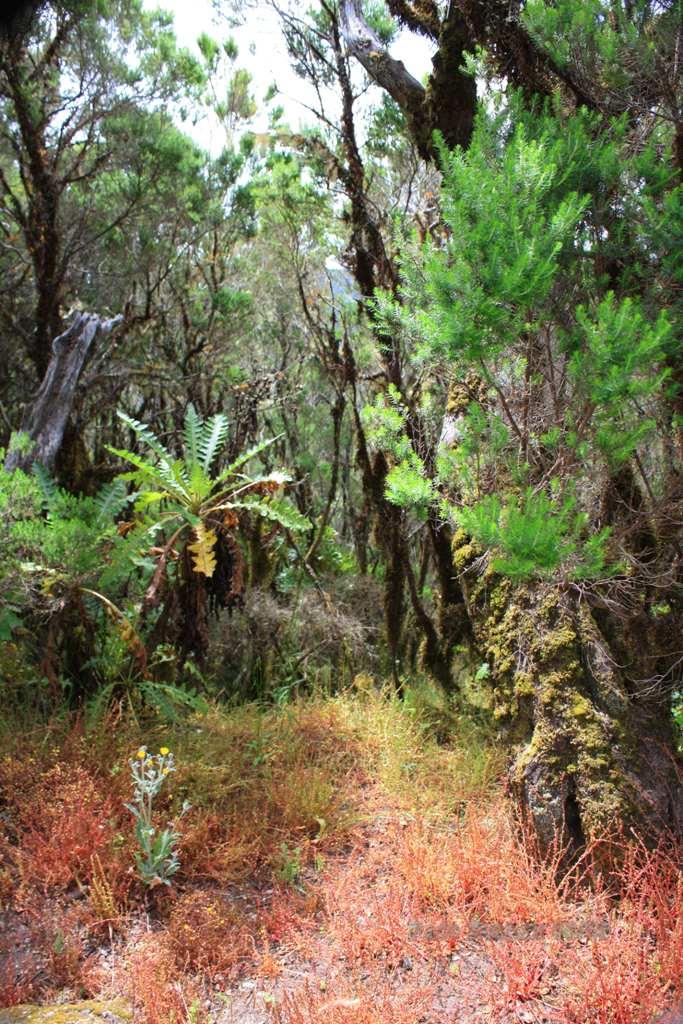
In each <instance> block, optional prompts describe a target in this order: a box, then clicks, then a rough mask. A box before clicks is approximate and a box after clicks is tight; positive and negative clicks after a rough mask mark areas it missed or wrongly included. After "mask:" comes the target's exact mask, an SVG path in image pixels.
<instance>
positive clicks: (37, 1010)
mask: <svg viewBox="0 0 683 1024" xmlns="http://www.w3.org/2000/svg"><path fill="white" fill-rule="evenodd" d="M132 1020H133V1011H132V1009H131V1007H130V1006H129V1005H128V1003H126V1002H125V1001H124V1000H123V999H113V1000H109V1001H105V1000H98V999H88V1000H86V1001H84V1002H81V1003H62V1004H60V1005H58V1006H32V1005H25V1006H10V1007H9V1008H8V1009H6V1010H0V1024H126V1022H128V1021H132Z"/></svg>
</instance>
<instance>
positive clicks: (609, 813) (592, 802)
mask: <svg viewBox="0 0 683 1024" xmlns="http://www.w3.org/2000/svg"><path fill="white" fill-rule="evenodd" d="M453 553H454V560H455V562H456V565H457V566H458V571H459V573H461V574H462V575H461V579H462V581H463V589H464V592H465V596H466V602H467V608H468V612H469V617H470V621H471V623H472V629H473V633H474V639H475V644H476V646H477V649H478V651H479V652H480V655H481V657H482V658H483V659H485V660H486V662H487V663H488V666H489V669H490V676H489V684H490V690H491V703H492V709H493V713H494V715H495V718H496V719H497V721H498V722H499V725H500V728H501V732H502V734H503V735H504V736H505V737H506V739H507V740H508V741H509V743H510V748H511V763H510V769H509V782H510V787H511V790H512V792H513V794H514V795H515V797H516V798H517V799H518V801H519V803H520V805H521V807H522V810H523V813H524V815H525V817H526V818H527V819H528V821H529V822H530V823H531V824H532V825H533V828H534V830H535V833H536V835H537V836H538V839H539V841H540V843H541V845H542V846H548V845H549V844H550V843H552V842H553V841H554V840H555V839H556V837H559V838H561V839H562V840H563V841H564V842H565V843H567V844H570V845H574V846H576V845H582V844H583V843H584V842H586V841H590V840H592V839H596V838H598V837H600V836H602V835H604V834H605V833H606V832H608V831H612V830H621V829H624V830H626V829H629V828H635V829H637V830H639V831H641V832H643V833H647V834H649V835H651V836H660V835H662V833H665V832H666V831H668V830H673V831H676V832H680V831H682V830H683V788H682V787H681V770H680V763H678V762H677V759H676V755H675V753H674V743H673V736H672V727H671V717H670V708H669V700H668V699H667V692H666V684H665V683H657V682H656V681H650V682H649V683H648V684H647V685H643V684H642V683H634V682H633V681H632V680H633V676H632V674H631V671H630V669H634V670H637V668H638V662H639V658H640V655H639V653H638V651H637V650H636V649H635V648H634V650H633V657H632V662H631V664H630V665H629V664H625V663H624V661H623V660H621V659H622V658H623V648H622V649H620V650H619V655H620V658H617V657H615V653H614V651H613V650H612V649H611V647H610V644H609V643H608V641H607V639H606V637H605V635H604V633H603V631H602V630H601V629H600V627H599V626H598V623H597V621H596V618H595V616H594V614H593V613H592V612H591V610H590V609H589V607H588V605H587V604H586V603H585V602H584V601H582V600H581V598H580V594H579V592H578V591H575V590H571V589H562V588H560V587H559V586H558V585H556V584H550V583H542V582H534V583H525V584H523V585H516V584H514V583H513V582H512V581H511V580H508V579H503V578H501V577H500V576H498V575H497V574H495V573H494V572H493V571H492V570H491V568H490V567H487V566H486V563H485V561H483V560H482V558H481V552H479V551H477V550H476V548H475V547H474V545H473V544H472V543H471V542H470V540H469V538H468V537H467V535H466V534H465V533H464V532H463V531H458V533H456V535H455V537H454V542H453ZM634 642H637V641H635V638H634ZM641 642H642V643H645V642H646V638H645V636H641ZM617 646H619V647H621V645H620V644H619V645H617ZM669 685H670V684H669Z"/></svg>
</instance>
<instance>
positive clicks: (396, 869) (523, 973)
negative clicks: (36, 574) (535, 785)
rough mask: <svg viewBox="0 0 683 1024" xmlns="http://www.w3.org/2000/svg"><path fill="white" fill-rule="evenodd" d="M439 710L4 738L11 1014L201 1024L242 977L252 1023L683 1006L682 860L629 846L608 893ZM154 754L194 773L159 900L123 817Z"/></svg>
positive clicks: (427, 707) (215, 1015)
mask: <svg viewBox="0 0 683 1024" xmlns="http://www.w3.org/2000/svg"><path fill="white" fill-rule="evenodd" d="M437 715H442V716H443V721H446V720H447V709H444V708H439V706H438V704H436V703H435V701H434V699H433V696H432V695H430V694H426V696H425V695H424V694H423V695H422V696H421V697H420V700H419V701H418V700H412V701H408V702H407V704H406V705H402V704H400V703H399V702H397V701H396V700H394V699H392V698H391V697H390V696H387V695H383V694H380V693H377V692H376V691H375V690H374V689H372V687H364V688H363V689H362V691H361V692H354V693H352V694H344V695H341V696H338V697H334V698H325V697H317V698H309V699H307V700H305V701H301V702H297V703H295V704H293V705H290V706H287V707H285V708H283V709H280V710H275V709H272V708H271V709H264V708H259V707H257V706H245V707H242V708H239V709H237V710H235V711H232V712H220V711H218V710H216V711H214V712H212V713H211V714H210V715H208V716H206V717H204V718H202V719H198V720H196V721H193V722H191V723H188V724H187V725H185V726H182V727H181V726H178V727H177V728H175V729H173V730H168V729H165V730H161V729H160V728H159V727H158V726H154V727H150V728H148V729H141V728H140V726H139V725H136V724H135V723H133V722H128V721H116V722H109V723H105V724H104V725H103V726H102V727H101V728H100V729H99V730H98V731H97V732H96V733H95V734H90V735H86V734H85V733H84V730H83V728H82V726H81V725H80V724H79V723H75V724H73V723H72V724H71V725H70V726H69V727H68V728H66V727H65V726H64V725H57V724H56V725H54V726H51V727H49V728H47V729H45V730H36V731H35V732H34V733H32V734H30V735H28V736H27V735H24V736H22V737H21V743H19V741H18V740H15V739H14V738H11V737H9V738H8V739H7V741H6V743H5V747H6V754H5V756H4V757H3V758H2V761H0V795H1V797H2V805H3V808H4V809H3V813H2V816H1V817H0V900H1V901H2V903H1V906H0V925H3V926H4V927H1V928H0V1003H2V1004H3V1005H9V1004H11V1003H17V1002H21V1001H25V1000H27V999H38V1000H41V999H42V1000H48V999H53V998H55V997H56V996H57V995H59V994H60V993H62V994H63V995H64V994H65V993H66V994H68V995H70V996H74V995H75V996H79V995H92V996H96V995H100V994H101V995H110V994H123V995H126V996H127V997H128V998H130V999H131V1001H132V1002H133V1003H134V1005H135V1011H136V1017H137V1020H138V1021H139V1022H140V1024H162V1022H163V1024H168V1022H175V1024H185V1022H187V1024H189V1022H193V1024H203V1022H204V1021H206V1022H209V1021H219V1020H220V1021H228V1020H229V1019H231V1018H229V1017H226V1016H225V1014H224V1011H223V1010H222V1006H223V1002H222V1000H221V998H220V993H224V994H225V993H227V995H231V997H232V998H233V999H237V1000H238V1004H237V1005H238V1006H239V1005H241V1004H240V1003H239V1000H240V999H241V998H242V996H241V995H240V993H241V992H242V988H241V986H243V985H244V984H248V985H249V986H251V987H250V988H249V991H250V992H251V993H252V995H251V997H250V998H251V1000H252V1002H251V1003H250V1004H249V1013H250V1014H251V1015H252V1016H251V1018H249V1019H250V1020H254V1021H256V1020H260V1021H265V1020H266V1019H269V1020H272V1021H274V1022H275V1024H315V1022H317V1021H325V1022H326V1024H380V1022H381V1024H418V1022H424V1024H437V1022H439V1024H441V1022H449V1021H453V1022H454V1024H455V1022H456V1021H457V1022H464V1024H475V1022H479V1021H481V1022H483V1021H492V1022H493V1021H497V1022H502V1024H512V1022H514V1021H520V1020H521V1021H525V1022H531V1024H534V1022H535V1024H550V1022H554V1024H649V1022H650V1021H651V1020H652V1018H653V1016H654V1015H655V1014H657V1013H659V1012H660V1011H662V1010H664V1009H665V1008H667V1007H669V1006H672V1005H674V1003H675V1000H676V998H678V997H680V991H681V978H682V975H683V919H682V915H681V904H682V902H683V882H682V881H681V871H680V857H679V855H678V854H679V853H680V851H676V850H674V849H668V848H664V847H662V848H661V849H659V850H655V851H652V850H647V849H646V848H645V847H643V846H642V845H640V844H639V843H638V842H637V841H636V840H631V841H630V842H629V843H626V844H623V845H622V847H621V848H620V849H619V850H618V856H616V857H615V858H614V862H615V864H617V865H618V866H617V867H616V868H615V869H614V871H613V874H612V876H611V877H610V879H609V884H607V883H606V882H605V881H604V879H603V878H602V877H601V876H600V875H599V873H597V872H596V871H595V870H592V871H590V870H589V862H590V860H591V858H590V857H589V856H588V855H587V856H586V858H585V860H584V863H583V864H582V865H580V866H579V868H578V869H577V870H576V871H575V872H574V873H573V874H572V875H568V876H567V875H565V876H564V877H562V872H561V863H562V857H561V852H562V851H559V850H558V851H556V855H555V856H554V857H553V856H551V857H548V858H546V860H545V861H541V860H539V859H538V857H536V856H534V853H533V848H532V844H530V843H529V842H527V841H526V840H525V837H524V834H523V832H522V831H521V830H520V829H519V827H518V826H517V825H516V824H515V822H514V821H513V819H512V817H511V815H510V811H509V807H508V805H507V803H506V802H505V800H504V798H503V796H502V794H501V793H500V791H499V786H498V784H497V776H498V773H499V762H498V760H497V758H496V756H495V755H494V754H493V753H492V752H491V750H490V748H489V746H488V745H487V744H486V742H485V738H484V737H482V735H481V733H480V732H478V731H477V730H476V729H475V728H474V727H473V726H472V725H471V724H468V723H467V722H463V721H461V720H459V719H458V718H457V717H456V716H451V722H450V727H451V728H452V729H453V732H452V735H451V739H450V740H449V741H448V742H446V743H444V744H442V745H439V744H437V743H436V742H435V741H434V740H433V739H432V738H431V732H430V728H431V727H432V726H433V724H434V719H435V716H437ZM442 731H443V730H442ZM142 742H144V743H146V744H147V745H148V746H149V747H150V748H151V747H154V746H158V745H160V744H161V743H162V742H163V743H165V744H166V745H168V746H170V747H172V748H173V750H174V752H175V755H176V759H177V762H178V766H179V770H178V772H177V774H176V775H175V776H173V777H172V780H171V784H170V785H169V787H168V790H169V792H168V796H167V797H166V800H165V803H164V802H162V804H161V806H160V807H159V820H160V822H164V821H165V820H167V819H168V818H169V817H171V816H173V815H174V813H175V812H176V811H177V809H178V807H179V805H180V803H181V802H182V800H183V799H184V798H188V799H189V800H191V802H192V804H193V809H192V810H191V811H190V813H189V814H188V815H187V816H186V817H184V818H183V819H182V821H181V823H180V828H181V831H182V833H183V837H182V844H181V851H180V852H181V860H182V870H181V872H180V873H179V874H178V875H177V876H176V880H175V884H174V886H173V887H172V889H171V890H170V891H167V890H165V889H164V890H163V891H162V892H160V891H157V892H156V893H154V894H153V895H152V896H151V897H150V895H149V894H146V893H145V892H144V891H143V889H142V887H141V886H140V884H139V882H138V881H137V879H136V876H135V872H134V870H133V868H132V863H133V861H132V853H133V840H132V822H131V816H130V814H129V812H127V811H126V810H125V809H124V807H123V801H124V800H125V799H126V798H127V797H128V796H129V780H128V765H127V759H128V757H129V755H130V752H131V751H132V750H134V749H135V748H136V747H137V746H138V745H139V744H140V743H142ZM602 862H603V863H604V857H603V858H602ZM236 1012H237V1013H238V1015H237V1016H234V1017H233V1018H232V1019H235V1020H237V1019H240V1018H239V1012H238V1011H236ZM221 1013H223V1017H221ZM245 1014H246V1011H245ZM259 1015H260V1016H259ZM245 1019H247V1018H246V1016H245Z"/></svg>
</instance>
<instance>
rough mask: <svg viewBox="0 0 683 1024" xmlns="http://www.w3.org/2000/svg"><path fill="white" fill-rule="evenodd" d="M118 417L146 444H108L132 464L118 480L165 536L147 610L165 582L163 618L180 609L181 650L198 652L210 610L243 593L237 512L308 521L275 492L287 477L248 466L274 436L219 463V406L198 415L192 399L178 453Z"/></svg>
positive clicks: (292, 523)
mask: <svg viewBox="0 0 683 1024" xmlns="http://www.w3.org/2000/svg"><path fill="white" fill-rule="evenodd" d="M118 416H119V418H120V419H121V421H122V422H123V423H124V424H125V425H126V426H127V427H128V428H129V429H130V430H131V431H132V432H133V433H134V434H135V435H136V436H137V438H138V440H139V441H140V443H141V445H142V447H143V449H144V452H143V454H138V453H135V452H131V451H128V450H125V449H121V448H110V449H109V450H110V451H111V452H112V453H113V454H114V455H117V456H118V457H119V458H121V459H124V460H125V461H126V462H128V463H129V464H130V465H131V466H132V467H133V468H132V470H130V471H128V472H127V473H124V474H121V476H120V477H119V479H120V480H131V481H133V483H134V484H135V486H136V487H137V488H138V490H137V493H136V497H135V508H136V510H137V511H138V512H139V513H142V514H145V515H147V516H149V514H150V513H152V512H153V516H152V522H151V527H150V528H151V529H152V531H153V532H155V533H157V534H161V535H162V536H163V543H162V544H161V545H160V546H159V545H157V547H156V548H155V551H156V555H155V558H156V564H155V569H154V573H153V576H152V581H151V583H150V586H149V588H148V591H147V595H146V599H145V609H146V611H148V610H149V609H150V608H152V607H154V606H155V605H156V604H158V603H159V601H160V598H161V593H162V591H163V590H164V589H166V591H167V596H166V600H165V604H164V608H163V610H162V613H161V616H160V618H161V620H162V622H164V623H168V624H169V625H170V624H171V623H172V620H173V619H174V613H175V612H177V611H180V616H179V618H180V622H179V624H178V626H177V630H176V631H177V632H179V633H180V641H181V650H182V653H183V654H184V655H185V654H187V653H190V652H192V653H194V654H195V655H196V656H197V657H199V658H201V657H202V656H203V654H204V653H205V645H206V640H207V637H206V632H207V626H208V615H209V611H210V610H212V609H213V610H215V609H216V608H217V607H229V606H230V605H231V604H232V603H234V601H235V600H236V599H237V598H238V597H239V595H240V593H241V575H242V570H241V551H240V548H239V545H238V544H237V542H236V533H237V531H238V528H239V525H240V521H241V517H243V516H254V515H256V516H261V517H263V518H265V519H268V520H270V521H272V522H273V523H275V524H278V525H279V526H281V527H283V528H284V529H286V530H290V531H296V530H303V529H307V528H308V527H309V526H310V523H309V521H308V519H306V517H305V516H302V515H301V513H300V512H299V511H298V510H297V509H296V508H295V507H294V506H293V505H292V504H291V503H290V502H288V501H287V500H285V499H282V498H280V497H278V494H279V492H280V491H281V489H282V488H283V487H284V485H285V484H286V483H287V481H288V480H289V477H288V476H287V475H286V474H285V473H282V472H272V473H268V474H265V475H261V476H250V475H249V474H248V473H247V472H246V466H247V465H248V463H249V462H251V460H252V459H254V458H256V457H257V456H258V455H260V454H261V453H262V452H263V451H264V450H265V449H266V448H268V447H269V445H271V444H272V443H273V441H274V440H275V439H271V440H267V441H263V442H261V443H260V444H258V445H256V446H254V447H253V448H250V449H249V450H248V451H245V452H243V453H242V454H241V455H240V456H239V457H238V458H237V459H235V460H234V461H233V462H231V463H230V464H229V465H227V466H225V467H224V468H222V469H218V468H217V467H218V464H219V462H220V458H221V455H222V454H223V452H224V449H225V445H226V441H227V438H228V429H229V424H228V420H227V418H226V417H225V416H224V415H222V414H221V413H218V414H216V415H215V416H212V417H210V418H209V419H207V420H202V418H201V417H200V416H199V414H198V413H197V411H196V409H195V408H194V406H193V405H192V404H190V405H189V406H188V408H187V412H186V414H185V420H184V428H183V445H182V453H181V455H180V457H175V456H174V455H173V454H172V453H171V452H170V451H169V450H168V448H166V446H165V445H164V444H163V443H162V442H161V441H160V440H159V438H158V437H157V436H156V434H155V433H154V432H153V431H152V430H151V429H150V427H149V426H147V425H146V424H144V423H141V422H140V421H138V420H136V419H134V418H133V417H132V416H129V415H127V414H126V413H124V412H119V413H118ZM169 583H170V584H171V586H170V587H169V586H168V584H169ZM177 617H178V616H175V618H177ZM158 632H160V631H158ZM158 639H159V640H161V639H163V636H161V635H159V636H158Z"/></svg>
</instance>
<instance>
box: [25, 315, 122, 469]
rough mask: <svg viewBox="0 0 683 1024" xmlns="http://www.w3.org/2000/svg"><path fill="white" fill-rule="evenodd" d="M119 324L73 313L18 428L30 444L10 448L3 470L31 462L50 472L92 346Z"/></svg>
mask: <svg viewBox="0 0 683 1024" xmlns="http://www.w3.org/2000/svg"><path fill="white" fill-rule="evenodd" d="M122 321H123V317H122V316H115V317H112V318H111V319H110V320H102V319H101V318H100V317H99V316H98V315H97V314H96V313H77V314H76V316H75V318H74V319H73V321H72V322H71V324H70V325H69V327H68V328H67V329H66V331H64V333H63V334H60V335H59V337H58V338H55V340H54V341H53V342H52V357H51V359H50V362H49V364H48V368H47V371H46V373H45V376H44V378H43V382H42V384H41V385H40V388H39V390H38V393H37V394H36V396H35V398H34V400H33V401H32V402H31V403H30V404H29V406H28V408H27V409H26V412H25V414H24V418H23V421H22V424H21V433H22V434H25V435H26V436H27V438H28V440H29V441H30V442H31V444H30V445H29V444H26V445H22V444H16V443H15V445H14V446H10V451H9V454H8V455H7V459H6V461H5V468H6V469H8V470H13V469H24V470H28V469H30V467H31V466H32V465H33V463H34V462H39V463H40V464H41V465H43V466H45V468H46V469H52V468H53V466H54V464H55V460H56V458H57V455H58V453H59V450H60V448H61V445H62V442H63V440H64V432H65V430H66V427H67V423H68V420H69V416H70V414H71V410H72V407H73V403H74V398H75V395H76V389H77V387H78V382H79V380H80V377H81V374H82V372H83V368H84V366H85V363H86V360H87V358H88V355H89V353H90V350H91V348H92V345H93V343H94V341H95V339H96V338H97V337H99V336H100V335H103V334H109V332H110V331H111V330H112V329H113V328H114V327H116V326H117V325H118V324H120V323H121V322H122Z"/></svg>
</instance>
